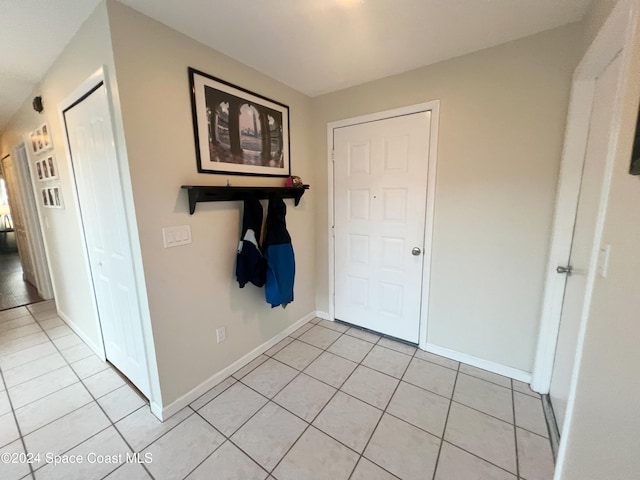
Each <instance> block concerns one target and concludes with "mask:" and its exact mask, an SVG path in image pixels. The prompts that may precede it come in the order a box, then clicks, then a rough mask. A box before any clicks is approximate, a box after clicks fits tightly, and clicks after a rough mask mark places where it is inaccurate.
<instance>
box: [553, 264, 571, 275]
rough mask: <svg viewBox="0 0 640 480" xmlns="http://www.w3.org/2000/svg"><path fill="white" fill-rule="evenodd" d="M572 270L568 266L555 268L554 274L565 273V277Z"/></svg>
mask: <svg viewBox="0 0 640 480" xmlns="http://www.w3.org/2000/svg"><path fill="white" fill-rule="evenodd" d="M572 269H573V268H572V267H571V265H568V266H566V267H558V268H556V272H558V273H566V274H567V275H571V270H572Z"/></svg>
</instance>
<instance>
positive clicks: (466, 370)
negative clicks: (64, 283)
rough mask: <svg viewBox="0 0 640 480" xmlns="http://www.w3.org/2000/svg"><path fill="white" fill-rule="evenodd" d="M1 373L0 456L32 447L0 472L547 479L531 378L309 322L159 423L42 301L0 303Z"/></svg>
mask: <svg viewBox="0 0 640 480" xmlns="http://www.w3.org/2000/svg"><path fill="white" fill-rule="evenodd" d="M0 372H1V373H2V383H1V384H0V452H1V453H3V454H4V455H3V456H2V459H5V460H6V458H9V459H20V458H23V457H24V455H25V453H26V452H28V453H29V454H33V455H37V454H38V453H40V461H39V462H34V463H32V464H31V465H29V464H27V463H24V462H22V463H21V462H17V463H11V462H9V463H7V462H6V461H5V462H0V478H2V479H3V480H12V479H21V478H35V479H38V480H40V479H56V478H60V479H65V480H70V479H82V480H90V479H109V480H114V479H123V480H124V479H126V480H136V479H148V478H156V479H182V478H188V479H215V480H224V479H238V480H251V479H278V480H306V479H331V480H339V479H351V480H376V479H384V480H386V479H394V478H401V479H407V480H409V479H429V480H434V479H435V480H465V479H473V480H508V479H512V480H517V479H526V480H549V479H551V478H552V476H553V463H552V457H551V447H550V443H549V439H548V435H547V429H546V426H545V421H544V416H543V413H542V405H541V400H540V398H539V396H538V395H537V394H535V393H533V392H532V391H531V390H529V388H528V386H527V385H525V384H523V383H521V382H517V381H515V380H511V379H509V378H505V377H502V376H499V375H496V374H493V373H489V372H486V371H484V370H479V369H477V368H474V367H470V366H468V365H464V364H462V365H461V364H458V362H455V361H452V360H449V359H446V358H442V357H439V356H436V355H432V354H429V353H426V352H422V351H420V350H416V348H414V347H412V346H409V345H405V344H402V343H398V342H395V341H393V340H389V339H386V338H380V337H379V336H377V335H375V334H372V333H370V332H365V331H361V330H357V329H354V328H349V327H348V326H345V325H342V324H338V323H332V322H326V321H323V320H318V319H315V320H313V321H312V322H310V323H308V324H307V325H305V326H303V327H302V328H300V329H299V330H298V331H296V332H295V333H293V334H292V335H291V336H290V337H287V338H286V339H285V340H283V341H282V342H280V343H279V344H278V345H276V346H274V347H273V348H271V349H270V350H268V351H267V352H266V353H265V354H264V355H261V356H260V357H258V358H257V359H256V360H254V361H253V362H251V363H250V364H248V365H247V366H245V367H244V368H242V369H240V370H239V371H237V372H236V373H235V374H234V375H233V376H231V377H229V378H227V379H225V380H224V381H223V382H221V383H220V384H219V385H217V386H216V387H214V388H213V389H212V390H210V391H209V392H207V393H205V394H204V395H203V396H202V397H200V398H199V399H197V400H196V401H194V402H193V403H192V404H191V405H190V406H188V407H186V408H184V409H183V410H181V411H180V412H178V413H177V414H176V415H174V416H173V417H171V418H170V419H168V420H167V421H165V422H164V423H161V422H159V421H158V420H156V418H155V417H154V416H153V415H152V414H151V413H150V411H149V407H148V405H147V404H146V403H145V401H144V400H143V399H142V398H141V397H139V396H138V395H137V394H136V392H135V391H134V390H133V389H132V388H130V387H129V386H128V385H127V384H126V383H125V382H124V381H123V380H122V379H121V378H120V377H119V376H118V375H117V374H116V373H115V372H114V371H113V370H112V369H111V367H110V366H109V365H108V364H106V363H104V362H102V361H100V359H99V358H98V357H96V356H95V355H94V354H93V353H92V352H91V351H90V350H89V349H88V348H87V347H86V346H85V345H84V344H83V343H82V341H81V340H80V338H78V337H77V336H76V335H75V334H74V333H73V332H72V331H71V330H70V329H69V327H67V326H66V325H65V324H64V322H63V321H62V320H61V319H59V318H58V317H57V316H56V312H55V305H54V304H53V303H52V302H44V303H39V304H35V305H32V306H29V307H27V308H25V307H21V308H17V309H13V310H7V311H4V312H0ZM47 454H49V455H60V459H63V460H66V461H71V460H73V459H80V460H82V463H77V462H76V463H60V464H58V465H54V464H52V463H50V462H47V461H46V460H51V457H49V458H47ZM133 454H138V455H137V458H138V459H140V462H126V457H127V455H129V456H132V455H133ZM146 460H149V461H148V462H147V463H144V462H145V461H146Z"/></svg>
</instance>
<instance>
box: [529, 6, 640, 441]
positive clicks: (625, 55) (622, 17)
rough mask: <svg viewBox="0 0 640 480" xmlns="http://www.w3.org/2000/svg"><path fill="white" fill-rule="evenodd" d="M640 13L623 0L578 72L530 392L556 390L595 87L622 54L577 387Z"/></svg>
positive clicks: (582, 328)
mask: <svg viewBox="0 0 640 480" xmlns="http://www.w3.org/2000/svg"><path fill="white" fill-rule="evenodd" d="M637 15H638V0H620V1H619V2H618V3H617V4H616V5H615V7H614V8H613V10H612V12H611V14H610V16H609V18H608V19H607V20H606V21H605V23H604V25H603V26H602V27H601V29H600V31H599V32H598V34H597V35H596V38H595V39H594V41H593V43H592V44H591V45H590V46H589V48H588V49H587V51H586V53H585V54H584V56H583V58H582V60H581V61H580V63H579V64H578V66H577V67H576V70H575V72H574V74H573V80H572V88H571V97H570V100H569V111H568V114H567V126H566V131H565V140H564V146H563V152H562V160H561V163H560V174H559V178H558V187H557V197H556V207H555V212H554V220H553V229H552V232H551V242H550V250H549V257H548V262H547V274H546V279H545V289H544V296H543V303H542V310H541V317H540V329H539V333H538V344H537V348H536V355H535V361H534V367H533V372H532V379H531V388H532V389H533V390H535V391H536V392H539V393H542V394H547V393H549V389H550V386H551V376H552V374H553V364H554V359H555V352H556V346H557V342H558V333H559V331H560V319H561V315H562V302H563V299H564V288H565V283H566V275H559V274H558V273H556V271H555V269H556V267H557V266H558V265H566V264H567V263H568V262H569V256H570V253H571V244H572V241H573V227H574V224H575V218H576V212H577V208H578V197H579V194H580V183H581V180H582V168H583V165H584V158H585V153H586V148H587V140H588V136H589V124H590V121H591V109H592V105H593V95H594V91H595V83H596V79H597V78H598V76H599V75H600V74H601V73H602V72H603V71H604V69H605V68H606V67H607V66H608V65H609V63H611V61H613V59H615V57H616V56H617V55H618V54H620V55H622V58H621V60H622V65H621V70H620V74H619V78H618V83H617V93H616V103H615V105H614V113H613V118H614V124H613V127H612V131H611V136H612V142H611V147H610V148H609V151H608V155H607V158H606V159H605V162H606V166H605V176H604V179H603V190H602V196H601V202H600V206H599V211H598V218H597V222H596V228H595V236H594V251H593V252H592V253H593V254H592V256H591V263H590V268H589V270H590V272H591V273H590V276H589V277H588V278H587V281H586V287H585V298H584V303H583V313H582V318H581V320H580V333H579V336H578V342H577V349H576V359H575V362H574V365H575V366H574V373H573V379H572V389H573V386H574V385H575V374H576V371H577V368H576V367H577V366H578V365H579V361H580V356H581V353H582V347H583V343H584V332H585V327H586V318H587V317H588V313H589V306H590V303H591V295H592V292H593V284H594V281H595V270H596V268H595V267H596V264H597V261H598V255H597V252H598V250H599V248H600V242H601V238H602V230H603V227H604V220H605V212H606V208H607V200H608V196H609V188H610V184H611V176H612V169H613V162H614V159H615V155H616V151H617V137H618V131H619V128H620V125H619V123H620V117H621V114H622V107H623V105H622V95H621V93H622V92H623V90H624V88H625V85H626V83H627V76H628V75H627V74H628V71H629V68H630V62H631V51H630V50H631V47H632V46H633V42H634V36H635V32H636V28H637V23H638V20H637ZM571 397H572V394H571V393H570V396H569V398H570V400H569V405H568V406H567V412H566V418H567V419H569V418H570V413H571V412H570V409H571V404H572V402H571ZM569 423H570V422H569V421H568V420H567V421H565V426H567V425H569ZM563 431H566V428H565V429H563Z"/></svg>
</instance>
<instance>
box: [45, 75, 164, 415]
mask: <svg viewBox="0 0 640 480" xmlns="http://www.w3.org/2000/svg"><path fill="white" fill-rule="evenodd" d="M100 83H103V84H104V85H105V88H106V91H107V102H108V105H109V113H110V117H111V122H112V125H111V126H112V129H113V133H114V138H115V142H116V155H117V157H118V163H119V171H120V186H121V188H122V196H123V201H124V206H125V212H124V214H125V215H124V216H125V223H126V226H127V232H128V236H129V248H130V250H131V259H132V262H133V269H134V275H135V282H136V288H137V294H138V306H139V310H140V316H139V318H140V322H141V326H142V332H143V338H144V343H145V350H146V358H147V368H148V375H149V385H150V388H149V402H150V407H151V412H152V413H153V414H154V415H155V416H156V417H157V418H158V419H160V420H163V419H164V416H165V415H164V413H163V406H162V394H161V391H160V379H159V376H158V366H157V360H156V353H155V345H154V341H153V333H152V326H151V314H150V311H149V304H148V300H147V289H146V282H145V279H144V270H143V265H142V252H141V249H140V239H139V234H138V227H137V223H136V219H135V205H134V202H133V189H132V185H131V178H130V175H129V166H128V158H127V154H126V149H125V148H124V146H123V144H121V142H119V139H122V138H123V137H124V132H123V127H122V125H121V124H120V123H118V122H115V118H116V115H115V114H114V110H116V109H118V110H117V111H119V104H120V103H119V98H118V94H117V90H113V89H112V88H111V84H110V78H109V75H108V72H107V69H106V67H105V66H103V67H101V68H99V69H98V70H97V71H96V72H94V73H93V74H92V75H91V76H89V78H87V79H86V80H85V81H83V82H82V83H81V84H80V85H79V86H77V87H76V88H75V89H74V90H72V91H71V92H70V93H69V95H67V96H66V97H65V98H64V99H63V100H62V101H61V102H60V103H59V104H58V119H59V122H60V125H64V124H65V120H64V111H65V110H67V109H68V108H69V107H71V106H72V105H73V104H74V103H76V102H77V101H78V100H80V99H81V98H82V97H84V96H85V95H86V94H87V93H89V92H90V91H92V90H93V89H94V88H95V87H96V86H97V85H99V84H100ZM65 134H66V133H65ZM63 144H64V150H65V157H66V164H67V171H68V172H70V173H71V175H72V176H73V163H72V159H71V152H70V149H69V145H68V142H66V141H65V142H63ZM71 181H72V183H73V185H75V181H76V180H75V177H72V179H71ZM71 191H72V205H71V208H72V209H73V210H74V215H75V217H76V221H77V222H78V224H79V225H80V226H81V228H82V235H83V239H82V241H83V242H84V243H85V244H86V240H85V238H84V227H82V225H83V224H82V217H81V214H80V208H79V205H80V200H79V198H78V192H77V191H76V189H75V188H72V189H71ZM82 257H83V264H84V268H85V271H86V274H87V276H88V278H91V267H90V261H89V256H88V252H87V251H86V249H83V250H82ZM54 287H55V286H54ZM92 307H93V308H92V310H93V313H94V315H93V317H94V321H95V324H96V328H97V329H98V331H101V330H100V329H101V325H100V318H99V315H98V306H97V303H96V299H95V297H94V298H92ZM98 342H99V344H98V345H97V347H98V348H99V351H97V352H95V353H96V354H98V356H100V357H101V358H102V360H106V354H105V348H104V342H103V340H102V335H99V338H98Z"/></svg>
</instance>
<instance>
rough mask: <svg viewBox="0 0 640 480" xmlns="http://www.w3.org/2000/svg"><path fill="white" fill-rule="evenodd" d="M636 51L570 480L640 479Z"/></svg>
mask: <svg viewBox="0 0 640 480" xmlns="http://www.w3.org/2000/svg"><path fill="white" fill-rule="evenodd" d="M601 3H607V2H601ZM609 10H610V9H609ZM597 11H598V12H600V10H599V9H598V10H597ZM592 14H593V10H592V11H591V12H590V15H592ZM598 15H599V18H600V20H599V21H598V22H594V20H593V19H591V18H590V16H588V17H587V19H586V21H585V24H586V25H589V24H593V23H598V24H599V25H602V23H604V18H602V15H600V14H598ZM593 36H595V32H594V35H593ZM632 51H633V56H632V59H631V70H630V72H629V75H628V77H627V82H628V83H627V86H626V88H625V90H624V96H623V100H622V104H623V105H624V108H623V115H622V118H621V121H620V132H621V133H620V135H619V149H618V151H617V155H616V159H615V167H614V172H613V180H612V184H611V194H610V197H609V203H608V207H607V212H606V220H605V225H604V231H603V237H602V243H603V244H609V245H611V256H610V264H609V270H608V273H607V277H606V278H602V277H600V276H597V277H596V281H595V286H594V291H593V298H592V303H591V309H590V312H589V317H588V320H587V328H586V332H585V342H584V347H583V351H582V360H581V362H580V364H579V366H578V369H579V370H578V382H577V389H576V401H575V405H574V414H573V417H572V419H571V420H570V425H569V428H570V429H569V432H568V434H567V438H566V440H565V441H566V442H567V446H566V460H565V463H564V468H563V469H562V471H561V476H560V478H562V479H566V480H573V479H578V478H579V479H584V480H600V479H604V478H607V479H609V478H610V479H637V478H639V475H640V456H639V455H638V452H639V451H640V436H639V435H638V431H640V414H639V413H638V405H640V381H639V378H640V370H639V368H638V366H639V365H640V349H638V339H639V338H640V322H638V312H640V296H639V295H638V284H639V283H640V254H639V253H638V239H639V238H640V210H639V209H638V208H636V207H637V205H639V204H640V177H637V176H631V175H629V174H628V171H629V162H630V157H631V155H630V152H631V145H632V143H633V134H634V131H635V125H636V118H637V115H638V98H639V96H640V35H637V34H636V37H635V39H634V43H633V47H632Z"/></svg>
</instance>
